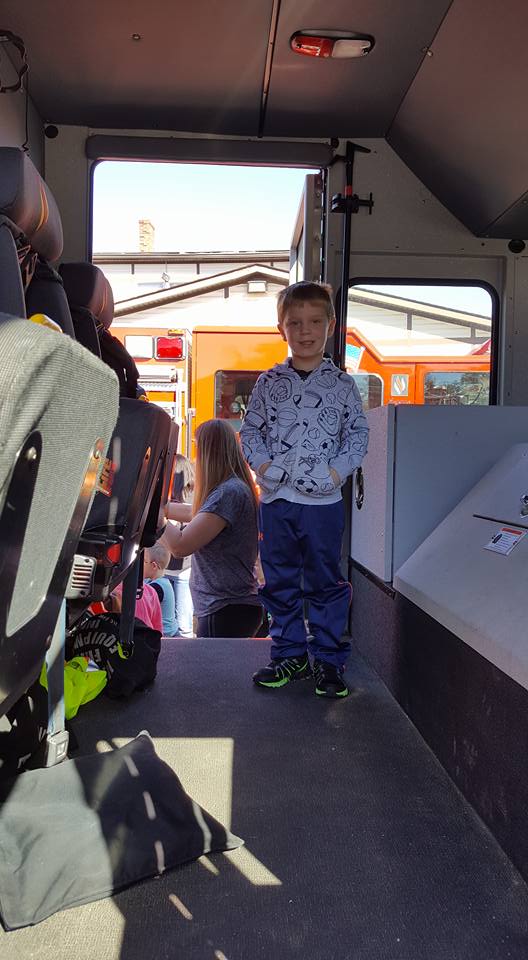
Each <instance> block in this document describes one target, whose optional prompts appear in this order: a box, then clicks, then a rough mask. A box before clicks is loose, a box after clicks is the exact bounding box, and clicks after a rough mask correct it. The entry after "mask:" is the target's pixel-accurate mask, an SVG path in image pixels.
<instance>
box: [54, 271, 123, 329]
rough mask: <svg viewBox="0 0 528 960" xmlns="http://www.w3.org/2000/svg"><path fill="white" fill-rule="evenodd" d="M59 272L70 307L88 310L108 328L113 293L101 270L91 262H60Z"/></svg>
mask: <svg viewBox="0 0 528 960" xmlns="http://www.w3.org/2000/svg"><path fill="white" fill-rule="evenodd" d="M59 273H60V275H61V277H62V282H63V284H64V289H65V290H66V296H67V297H68V303H69V304H70V307H72V308H74V307H82V308H83V309H85V310H89V311H90V313H93V315H94V317H95V319H96V322H97V323H100V324H102V326H103V327H105V329H106V330H108V328H109V326H110V325H111V323H112V320H113V319H114V295H113V293H112V287H111V286H110V284H109V282H108V280H107V279H106V277H105V275H104V273H103V271H102V270H100V269H99V267H95V266H94V265H93V263H61V265H60V267H59Z"/></svg>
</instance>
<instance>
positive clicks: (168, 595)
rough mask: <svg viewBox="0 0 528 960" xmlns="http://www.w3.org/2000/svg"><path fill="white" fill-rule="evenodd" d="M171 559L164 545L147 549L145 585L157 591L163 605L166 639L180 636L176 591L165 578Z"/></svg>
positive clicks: (162, 612) (157, 544)
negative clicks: (175, 601)
mask: <svg viewBox="0 0 528 960" xmlns="http://www.w3.org/2000/svg"><path fill="white" fill-rule="evenodd" d="M170 558H171V555H170V550H169V549H168V547H165V546H164V545H163V544H162V543H155V544H154V546H153V547H147V548H146V549H145V556H144V559H143V575H144V577H145V583H146V584H149V585H150V586H151V587H152V588H153V589H154V590H155V591H156V593H157V595H158V598H159V602H160V604H161V617H162V620H163V636H164V637H176V636H178V625H177V623H176V616H175V603H174V591H173V589H172V584H171V582H170V580H169V579H168V577H166V576H165V571H166V569H167V567H168V565H169V561H170Z"/></svg>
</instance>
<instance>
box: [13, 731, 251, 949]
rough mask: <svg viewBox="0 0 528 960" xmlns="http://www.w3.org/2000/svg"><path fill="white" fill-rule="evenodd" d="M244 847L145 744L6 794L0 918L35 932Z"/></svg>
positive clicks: (71, 764) (36, 773)
mask: <svg viewBox="0 0 528 960" xmlns="http://www.w3.org/2000/svg"><path fill="white" fill-rule="evenodd" d="M241 843H242V840H240V839H239V838H238V837H235V836H234V835H233V834H231V833H230V832H229V831H228V830H226V829H225V828H224V827H223V826H222V825H221V824H220V823H218V822H217V821H216V820H215V819H214V818H213V817H211V816H210V815H209V814H208V813H207V812H206V811H205V810H203V809H202V808H201V807H199V806H198V804H197V803H195V801H194V800H192V799H191V797H189V796H188V794H186V793H185V791H184V789H183V787H182V785H181V783H180V781H179V779H178V777H177V776H176V774H175V773H174V772H173V770H172V769H171V768H170V767H169V766H168V765H167V764H166V763H164V762H163V761H162V760H160V758H159V757H158V756H157V754H156V752H155V750H154V745H153V743H152V741H151V739H150V737H149V736H148V734H140V735H139V736H138V737H137V738H136V739H135V740H133V741H132V742H131V743H129V744H127V746H125V747H122V748H121V749H119V750H114V751H111V752H108V753H96V754H92V755H90V756H85V757H81V758H79V759H78V760H67V761H65V762H64V763H62V764H60V765H59V766H57V767H52V768H50V769H47V770H46V769H40V770H30V771H27V772H26V773H22V774H20V775H19V776H18V777H16V778H14V779H13V780H12V781H11V782H9V783H7V784H4V785H3V786H2V794H1V796H0V917H1V919H2V923H3V925H4V927H5V929H7V930H11V929H15V928H17V927H24V926H28V925H30V924H34V923H38V922H40V921H41V920H44V919H45V918H46V917H49V916H51V915H52V914H53V913H56V912H57V911H58V910H61V909H63V908H64V907H71V906H75V905H77V904H81V903H88V902H90V901H92V900H98V899H100V898H101V897H106V896H108V895H111V894H112V893H115V892H116V891H118V890H121V889H123V888H124V887H127V886H129V885H130V884H132V883H135V882H137V881H138V880H143V879H145V878H147V877H153V876H157V875H159V874H160V873H163V872H164V870H167V869H169V868H170V867H175V866H176V865H178V864H181V863H185V862H186V861H189V860H195V859H196V858H197V857H200V856H201V855H202V854H204V853H209V852H214V851H221V850H231V849H233V848H235V847H237V846H240V844H241Z"/></svg>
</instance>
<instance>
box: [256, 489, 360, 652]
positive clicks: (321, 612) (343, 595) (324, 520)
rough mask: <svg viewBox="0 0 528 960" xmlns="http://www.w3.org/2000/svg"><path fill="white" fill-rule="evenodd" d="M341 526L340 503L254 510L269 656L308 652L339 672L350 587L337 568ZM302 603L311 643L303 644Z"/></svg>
mask: <svg viewBox="0 0 528 960" xmlns="http://www.w3.org/2000/svg"><path fill="white" fill-rule="evenodd" d="M344 523H345V515H344V504H343V502H342V501H341V500H340V501H339V502H338V503H330V504H321V505H320V504H317V505H314V506H312V505H311V504H302V503H290V502H289V501H288V500H273V501H272V502H271V503H263V504H261V506H260V559H261V563H262V569H263V571H264V577H265V581H266V583H265V586H264V587H263V588H262V590H261V596H262V600H263V602H264V605H265V606H266V608H267V610H268V611H269V613H270V614H271V616H272V618H273V622H272V626H271V631H270V633H271V637H272V641H273V643H272V646H271V656H272V658H273V659H278V658H280V657H297V656H301V655H302V654H304V653H306V649H307V645H308V649H309V651H310V653H311V654H312V655H313V656H314V657H316V658H317V659H319V660H324V661H326V662H327V663H332V664H334V666H336V667H343V666H344V664H345V662H346V660H347V657H348V654H349V652H350V643H349V642H348V640H342V639H341V637H342V634H343V631H344V629H345V626H346V622H347V616H348V609H349V606H350V600H351V586H350V584H349V583H347V582H346V581H344V580H343V578H342V576H341V571H340V568H339V560H340V555H341V540H342V538H343V529H344ZM305 599H306V600H307V601H308V623H309V626H310V634H311V639H310V641H309V642H308V644H307V636H306V627H305V623H304V610H303V600H305Z"/></svg>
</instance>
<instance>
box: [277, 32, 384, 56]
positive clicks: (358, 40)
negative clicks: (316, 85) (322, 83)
mask: <svg viewBox="0 0 528 960" xmlns="http://www.w3.org/2000/svg"><path fill="white" fill-rule="evenodd" d="M374 43H375V40H374V37H371V36H370V34H367V33H345V32H344V31H343V30H298V31H297V32H296V33H294V34H293V36H292V37H291V38H290V47H291V49H292V50H293V52H294V53H300V54H301V55H302V56H305V57H323V58H325V59H330V58H333V59H336V60H348V59H356V58H358V57H366V56H367V54H369V53H370V51H371V50H372V48H373V46H374Z"/></svg>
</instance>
